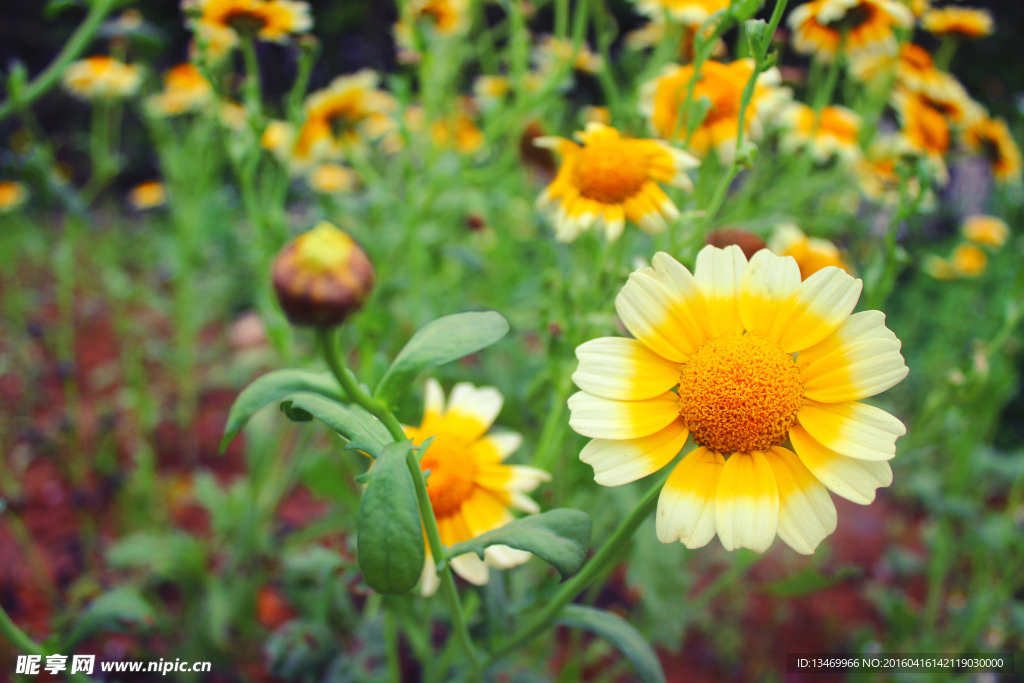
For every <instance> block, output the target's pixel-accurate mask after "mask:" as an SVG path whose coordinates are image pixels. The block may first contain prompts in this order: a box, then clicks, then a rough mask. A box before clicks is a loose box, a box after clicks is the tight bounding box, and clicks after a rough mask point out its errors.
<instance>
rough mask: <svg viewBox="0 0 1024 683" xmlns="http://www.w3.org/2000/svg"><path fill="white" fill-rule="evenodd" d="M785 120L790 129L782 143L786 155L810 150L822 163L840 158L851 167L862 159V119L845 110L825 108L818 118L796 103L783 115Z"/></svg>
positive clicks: (842, 108) (805, 106) (809, 109)
mask: <svg viewBox="0 0 1024 683" xmlns="http://www.w3.org/2000/svg"><path fill="white" fill-rule="evenodd" d="M782 119H783V121H784V122H785V123H786V124H788V126H789V129H788V130H787V131H786V132H785V133H783V135H782V139H781V142H780V144H781V148H782V149H783V150H784V151H794V150H797V149H802V148H805V147H810V148H811V156H812V157H813V158H814V160H815V161H818V162H820V163H824V162H826V161H829V160H830V159H832V157H833V156H838V157H839V158H840V159H841V160H842V161H844V162H846V163H850V164H852V163H855V162H856V161H857V160H858V159H860V158H861V156H862V155H861V149H860V143H859V135H860V117H859V116H857V114H856V113H854V112H853V111H851V110H850V109H847V108H846V107H840V106H829V107H824V108H823V109H822V110H821V113H820V115H819V116H815V113H814V110H813V109H812V108H810V107H808V106H807V105H806V104H800V103H794V104H793V105H791V106H790V107H789V108H788V109H787V110H786V111H785V112H783V116H782Z"/></svg>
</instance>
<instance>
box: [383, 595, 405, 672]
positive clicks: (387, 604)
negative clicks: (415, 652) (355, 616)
mask: <svg viewBox="0 0 1024 683" xmlns="http://www.w3.org/2000/svg"><path fill="white" fill-rule="evenodd" d="M384 649H385V651H386V653H387V662H388V680H389V681H391V683H402V664H401V661H400V660H399V658H398V624H397V623H396V621H395V613H394V606H393V605H392V604H391V601H390V600H388V599H387V596H384Z"/></svg>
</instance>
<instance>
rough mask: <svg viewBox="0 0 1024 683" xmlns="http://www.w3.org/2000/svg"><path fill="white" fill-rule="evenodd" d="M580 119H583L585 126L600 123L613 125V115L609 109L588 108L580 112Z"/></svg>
mask: <svg viewBox="0 0 1024 683" xmlns="http://www.w3.org/2000/svg"><path fill="white" fill-rule="evenodd" d="M580 117H581V118H582V119H583V123H584V124H587V123H600V124H603V125H605V126H610V125H611V123H612V113H611V112H610V111H609V110H608V107H594V106H586V107H584V108H583V111H581V112H580Z"/></svg>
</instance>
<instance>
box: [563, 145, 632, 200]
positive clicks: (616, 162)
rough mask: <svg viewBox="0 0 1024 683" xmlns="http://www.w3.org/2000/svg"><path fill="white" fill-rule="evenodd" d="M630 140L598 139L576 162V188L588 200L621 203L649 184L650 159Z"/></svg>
mask: <svg viewBox="0 0 1024 683" xmlns="http://www.w3.org/2000/svg"><path fill="white" fill-rule="evenodd" d="M630 142H631V141H630V140H622V139H612V140H595V141H591V142H590V143H588V144H587V145H586V146H585V147H583V149H582V150H580V153H579V156H578V157H577V159H576V165H575V167H574V171H575V180H576V187H578V188H579V190H580V194H581V195H582V196H584V197H586V198H587V199H594V200H596V201H599V202H601V203H602V204H621V203H622V202H623V201H625V200H627V199H629V198H630V197H632V196H634V195H636V194H637V193H638V192H639V191H640V188H641V187H643V184H644V183H645V182H647V165H648V164H647V157H646V156H645V155H644V153H643V152H642V151H641V150H640V149H639V148H638V146H637V145H633V144H630Z"/></svg>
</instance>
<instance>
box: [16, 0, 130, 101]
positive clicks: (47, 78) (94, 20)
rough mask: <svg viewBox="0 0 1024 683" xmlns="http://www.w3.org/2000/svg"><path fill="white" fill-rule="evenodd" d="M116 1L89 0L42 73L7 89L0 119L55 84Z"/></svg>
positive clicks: (79, 53) (44, 92)
mask: <svg viewBox="0 0 1024 683" xmlns="http://www.w3.org/2000/svg"><path fill="white" fill-rule="evenodd" d="M117 3H118V0H99V1H98V2H95V3H93V5H92V9H90V10H89V14H87V15H86V17H85V20H84V21H82V23H81V24H80V25H79V26H78V28H77V29H75V32H74V33H73V34H72V35H71V38H70V39H69V40H68V42H67V43H65V44H64V49H63V50H61V51H60V54H59V55H57V58H56V59H54V60H53V62H52V63H51V64H50V66H48V67H47V68H46V70H45V71H43V73H41V74H39V75H38V76H36V78H34V79H33V80H32V82H31V83H29V84H28V87H26V88H25V90H24V91H22V92H20V93H17V94H15V93H10V94H9V96H8V98H7V99H6V100H4V102H3V104H0V121H2V120H4V119H5V118H7V117H8V116H10V115H11V113H13V112H14V110H15V109H22V108H25V107H28V106H30V105H31V104H32V103H33V102H35V101H36V100H37V99H39V98H40V97H42V96H43V95H44V94H46V92H47V91H48V90H49V89H50V88H52V87H53V86H54V85H56V83H57V81H58V80H60V77H61V76H63V75H64V70H65V69H66V68H67V66H68V64H70V63H71V62H72V61H74V60H75V59H77V58H78V56H79V55H81V54H82V52H83V51H84V50H85V48H86V46H87V45H88V44H89V42H90V41H91V40H92V39H93V36H94V35H96V31H98V30H99V28H100V24H102V23H103V20H104V19H105V18H106V17H107V15H108V14H110V12H111V10H113V9H114V6H115V5H116V4H117Z"/></svg>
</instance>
